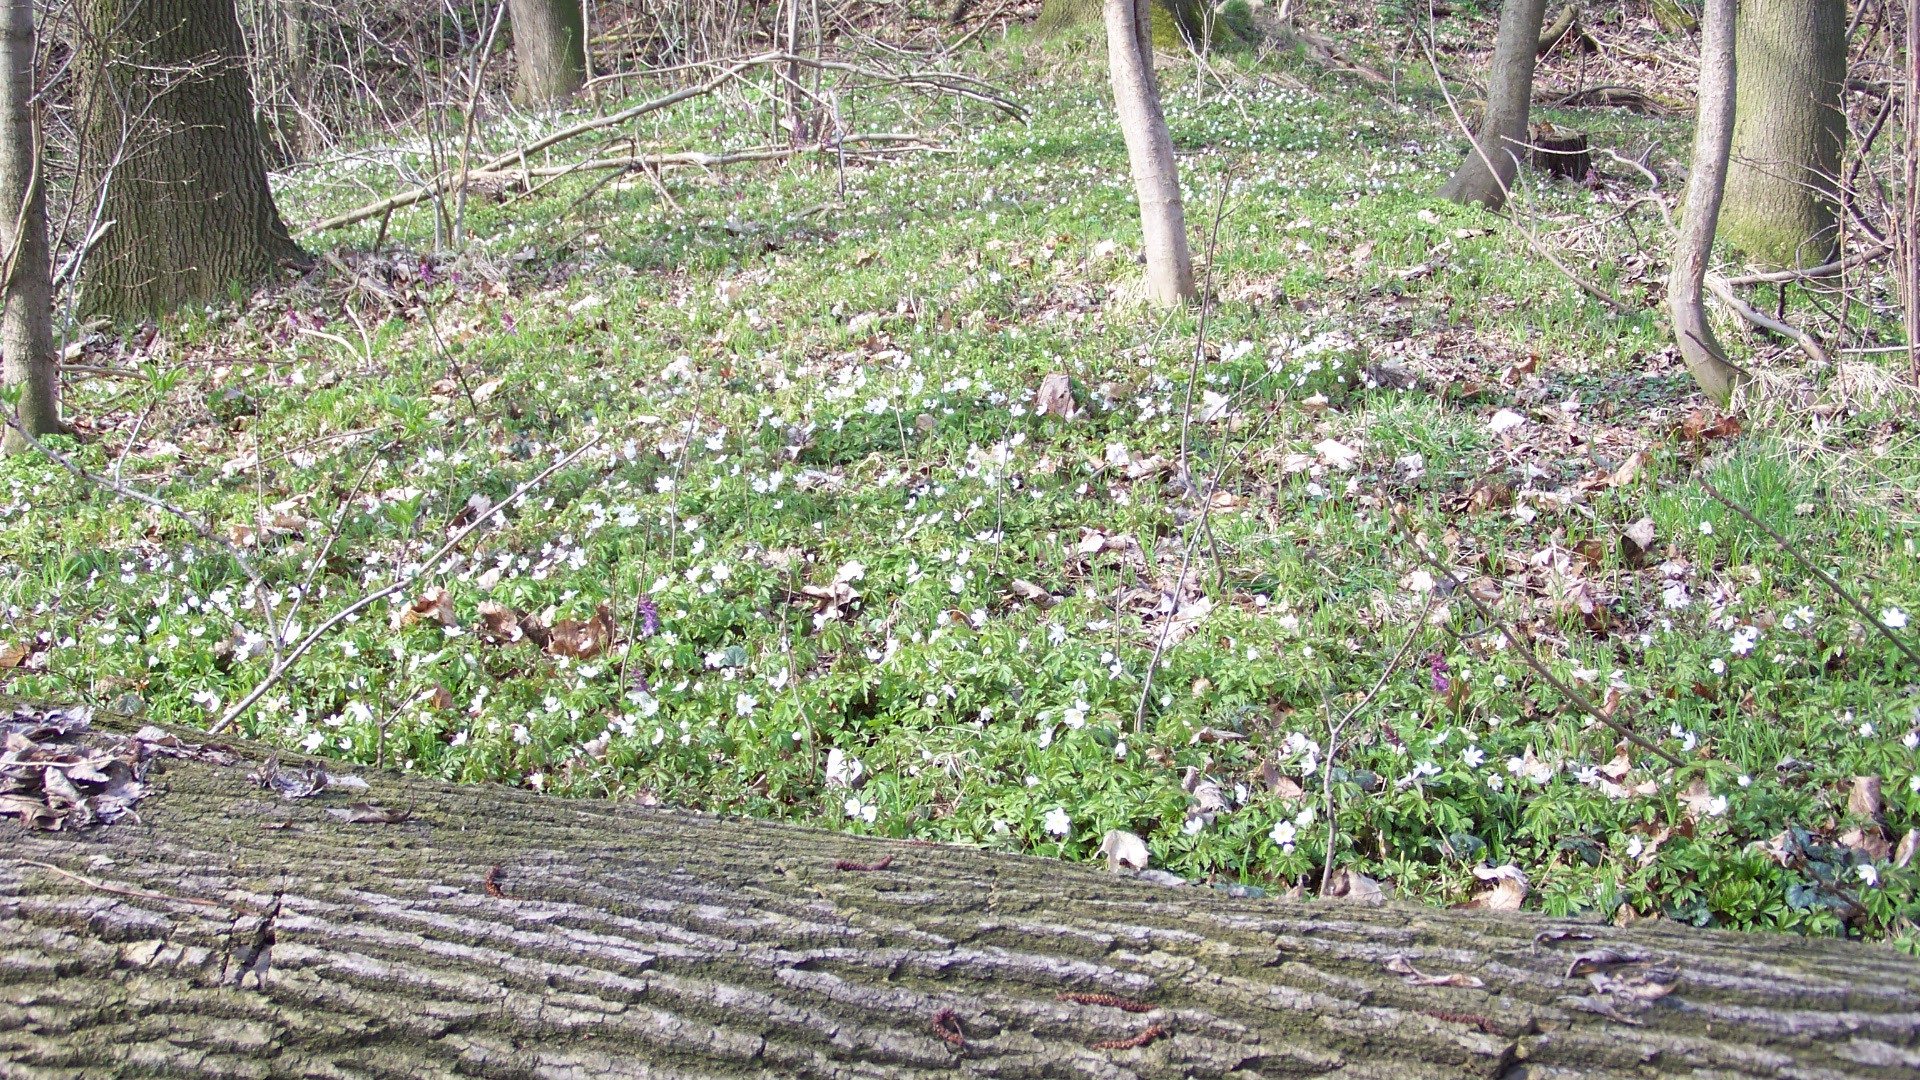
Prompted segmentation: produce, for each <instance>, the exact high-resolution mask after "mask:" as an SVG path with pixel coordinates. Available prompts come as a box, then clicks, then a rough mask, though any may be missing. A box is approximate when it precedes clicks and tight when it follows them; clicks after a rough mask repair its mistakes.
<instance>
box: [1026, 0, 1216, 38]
mask: <svg viewBox="0 0 1920 1080" xmlns="http://www.w3.org/2000/svg"><path fill="white" fill-rule="evenodd" d="M1102 6H1103V3H1102V0H1046V2H1045V3H1043V4H1041V5H1040V17H1039V19H1038V20H1036V22H1035V24H1034V25H1035V27H1036V28H1037V29H1038V30H1039V31H1040V32H1041V33H1042V34H1053V33H1058V32H1060V31H1062V30H1066V29H1069V28H1071V27H1075V26H1099V25H1100V23H1101V14H1100V12H1101V8H1102ZM1207 24H1208V20H1207V17H1206V8H1205V4H1204V0H1153V45H1154V48H1156V49H1168V50H1176V49H1181V48H1184V47H1185V45H1186V43H1187V42H1194V43H1198V42H1200V41H1201V40H1202V39H1203V38H1204V37H1205V36H1206V33H1207Z"/></svg>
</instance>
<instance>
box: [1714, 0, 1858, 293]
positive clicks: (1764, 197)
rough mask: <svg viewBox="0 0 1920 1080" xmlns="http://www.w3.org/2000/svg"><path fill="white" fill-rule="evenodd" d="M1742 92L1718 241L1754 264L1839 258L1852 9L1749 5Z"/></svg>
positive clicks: (1743, 17) (1739, 25) (1742, 28)
mask: <svg viewBox="0 0 1920 1080" xmlns="http://www.w3.org/2000/svg"><path fill="white" fill-rule="evenodd" d="M1733 51H1734V58H1735V62H1736V63H1737V64H1738V65H1739V68H1740V87H1739V92H1738V94H1737V97H1736V101H1737V103H1736V105H1735V107H1734V112H1733V116H1734V120H1733V156H1732V159H1731V162H1730V164H1729V165H1728V168H1727V194H1726V200H1725V202H1724V203H1723V204H1722V205H1721V208H1720V235H1721V237H1722V238H1724V239H1725V240H1726V241H1727V242H1728V243H1730V244H1732V245H1733V246H1734V247H1735V248H1738V249H1739V250H1740V251H1742V252H1744V253H1746V254H1747V255H1748V256H1750V257H1751V258H1753V259H1754V260H1755V261H1757V262H1759V263H1761V264H1764V265H1768V266H1775V267H1793V266H1818V265H1820V264H1822V263H1825V262H1829V261H1831V259H1832V258H1833V254H1834V251H1835V244H1836V242H1837V240H1838V227H1837V226H1838V222H1837V219H1836V218H1835V216H1834V215H1835V212H1836V208H1837V205H1838V199H1839V196H1838V193H1837V192H1836V190H1835V185H1836V184H1837V183H1838V179H1837V178H1838V177H1839V175H1840V153H1841V150H1842V149H1843V148H1844V147H1845V144H1846V137H1847V128H1846V117H1845V115H1844V113H1843V112H1842V111H1841V102H1840V95H1841V91H1842V89H1843V87H1844V86H1845V83H1846V78H1847V4H1846V0H1743V2H1742V3H1741V5H1740V13H1739V15H1738V17H1737V18H1736V20H1735V22H1734V46H1733Z"/></svg>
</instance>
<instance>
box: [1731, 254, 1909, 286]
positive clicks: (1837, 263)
mask: <svg viewBox="0 0 1920 1080" xmlns="http://www.w3.org/2000/svg"><path fill="white" fill-rule="evenodd" d="M1892 252H1893V248H1891V247H1889V246H1887V245H1885V244H1875V245H1874V246H1873V247H1871V248H1868V249H1867V250H1866V251H1860V252H1855V253H1854V254H1852V255H1849V256H1847V257H1846V258H1844V259H1835V260H1834V261H1833V262H1828V263H1821V264H1820V265H1819V266H1809V267H1807V268H1806V269H1805V270H1770V271H1767V272H1766V273H1760V274H1741V275H1739V276H1737V277H1730V278H1725V279H1723V280H1725V281H1726V283H1727V284H1729V285H1765V284H1778V283H1780V282H1783V281H1807V280H1811V279H1814V278H1823V277H1831V276H1832V275H1834V274H1837V273H1839V272H1841V271H1842V270H1852V269H1854V268H1855V267H1858V266H1865V265H1866V264H1868V263H1870V262H1876V261H1878V260H1880V259H1882V258H1885V257H1886V256H1887V255H1890V254H1892Z"/></svg>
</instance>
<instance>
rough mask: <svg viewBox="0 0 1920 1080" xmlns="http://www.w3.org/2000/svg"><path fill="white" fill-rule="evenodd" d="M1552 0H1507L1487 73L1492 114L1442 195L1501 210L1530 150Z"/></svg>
mask: <svg viewBox="0 0 1920 1080" xmlns="http://www.w3.org/2000/svg"><path fill="white" fill-rule="evenodd" d="M1546 14H1547V0H1506V3H1505V4H1503V5H1502V6H1501V8H1500V29H1499V30H1498V31H1497V33H1496V36H1495V38H1494V43H1493V65H1492V67H1491V69H1490V70H1489V71H1488V72H1487V115H1486V119H1485V120H1483V121H1482V122H1481V124H1480V134H1479V135H1478V136H1476V137H1475V138H1474V145H1473V146H1472V147H1470V148H1468V150H1467V156H1466V158H1465V160H1463V161H1461V162H1460V167H1459V168H1458V169H1457V170H1455V171H1454V174H1453V178H1452V179H1450V180H1448V181H1447V184H1446V186H1445V187H1443V188H1441V189H1440V197H1441V198H1443V199H1450V200H1452V201H1454V202H1457V203H1480V204H1481V205H1483V206H1485V207H1486V208H1487V209H1489V210H1498V209H1500V208H1501V207H1502V206H1504V205H1506V202H1507V191H1508V190H1509V189H1510V188H1512V186H1513V178H1514V176H1515V175H1516V174H1518V173H1519V171H1520V161H1519V157H1518V156H1517V155H1521V154H1524V153H1525V152H1526V145H1527V113H1528V110H1529V109H1530V108H1531V107H1532V103H1533V62H1534V59H1535V55H1536V50H1537V49H1538V47H1539V44H1540V23H1541V22H1542V21H1543V20H1545V18H1546Z"/></svg>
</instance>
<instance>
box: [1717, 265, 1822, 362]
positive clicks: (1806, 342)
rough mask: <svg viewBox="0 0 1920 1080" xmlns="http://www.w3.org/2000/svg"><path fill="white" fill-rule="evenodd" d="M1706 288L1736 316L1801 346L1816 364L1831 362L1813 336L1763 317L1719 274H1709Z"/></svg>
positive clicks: (1795, 327)
mask: <svg viewBox="0 0 1920 1080" xmlns="http://www.w3.org/2000/svg"><path fill="white" fill-rule="evenodd" d="M1706 286H1707V291H1708V292H1711V293H1712V294H1713V295H1714V296H1716V297H1718V298H1719V299H1720V302H1721V303H1723V304H1725V305H1727V307H1728V308H1730V309H1732V311H1733V313H1734V314H1736V315H1738V316H1740V317H1741V318H1742V319H1745V320H1746V321H1747V322H1748V323H1750V324H1752V325H1754V326H1757V327H1759V328H1760V329H1762V330H1771V331H1772V332H1774V333H1776V334H1779V335H1780V336H1781V337H1783V338H1786V339H1788V340H1789V341H1792V342H1793V343H1794V344H1795V345H1798V346H1800V350H1801V351H1802V352H1804V353H1806V354H1807V355H1808V356H1810V357H1812V358H1813V360H1814V362H1816V363H1821V364H1825V363H1828V362H1829V361H1828V360H1827V350H1825V349H1823V348H1821V347H1820V343H1819V342H1818V341H1815V340H1814V337H1813V335H1812V334H1809V333H1807V332H1806V331H1805V330H1802V329H1800V328H1799V327H1797V326H1790V325H1788V324H1786V323H1783V322H1781V321H1780V320H1778V319H1775V318H1773V317H1771V316H1768V315H1762V314H1761V313H1760V312H1759V311H1757V310H1755V309H1754V307H1753V305H1751V304H1749V303H1747V302H1746V301H1745V300H1742V299H1740V298H1739V297H1738V296H1735V295H1734V292H1733V288H1732V287H1731V286H1729V285H1728V284H1727V279H1726V278H1723V277H1721V276H1719V275H1718V274H1708V275H1707V277H1706Z"/></svg>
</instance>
